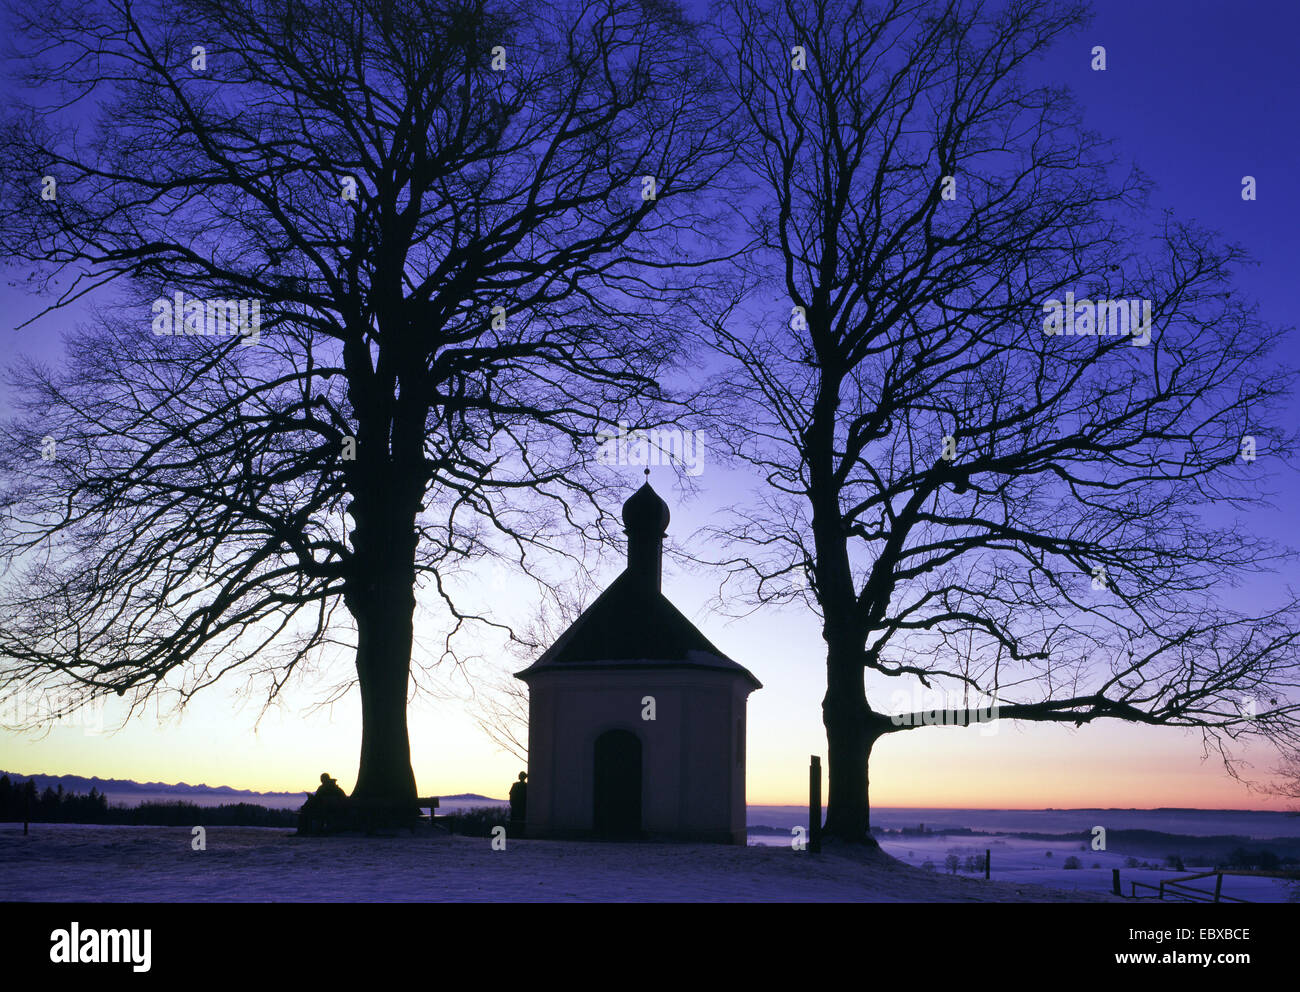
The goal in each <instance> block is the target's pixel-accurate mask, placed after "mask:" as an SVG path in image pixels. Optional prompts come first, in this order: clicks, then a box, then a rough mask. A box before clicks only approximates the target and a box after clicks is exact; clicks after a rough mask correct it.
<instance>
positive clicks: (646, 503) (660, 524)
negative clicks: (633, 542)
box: [623, 482, 669, 534]
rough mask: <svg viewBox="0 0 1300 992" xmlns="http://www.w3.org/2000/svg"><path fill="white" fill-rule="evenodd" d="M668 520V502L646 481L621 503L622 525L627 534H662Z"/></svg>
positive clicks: (666, 527)
mask: <svg viewBox="0 0 1300 992" xmlns="http://www.w3.org/2000/svg"><path fill="white" fill-rule="evenodd" d="M668 520H669V513H668V504H667V503H665V502H664V501H663V500H662V499H660V498H659V494H658V493H657V492H655V491H654V490H653V489H651V488H650V483H648V482H647V483H645V484H644V485H642V486H641V488H640V489H638V490H637V491H636V492H634V493H633V494H632V495H631V496H630V497H629V498H628V501H627V502H626V503H624V504H623V527H624V529H625V530H626V531H627V532H628V533H629V534H632V533H639V534H646V533H649V534H663V533H664V531H666V530H667V529H668Z"/></svg>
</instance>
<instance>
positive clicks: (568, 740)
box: [515, 481, 762, 844]
mask: <svg viewBox="0 0 1300 992" xmlns="http://www.w3.org/2000/svg"><path fill="white" fill-rule="evenodd" d="M668 521H669V513H668V505H667V504H666V503H665V502H664V501H663V500H662V499H660V498H659V495H658V494H657V493H656V492H655V491H654V489H652V488H651V487H650V483H649V482H648V481H647V482H646V483H645V485H643V486H642V487H641V488H640V489H638V490H637V491H636V492H635V493H634V494H633V495H632V496H631V498H630V499H628V501H627V502H626V503H625V504H624V505H623V527H624V533H625V534H626V535H627V567H626V568H625V569H624V570H623V573H622V574H621V575H619V577H618V578H617V579H615V580H614V581H613V583H611V585H610V586H609V588H607V589H606V590H605V591H604V592H603V593H601V595H600V596H599V597H598V598H597V599H596V601H595V602H594V603H592V604H591V606H589V607H588V608H587V609H586V610H585V611H584V612H583V613H582V615H581V616H579V617H578V619H577V620H575V621H574V622H573V625H572V626H570V627H569V629H568V630H566V631H565V632H564V633H563V634H562V635H560V637H559V639H558V640H556V642H555V643H554V644H553V645H552V646H551V647H550V648H549V649H548V650H547V651H546V652H545V653H543V654H542V655H541V657H539V658H538V659H537V660H536V661H535V662H534V663H533V664H532V665H530V666H529V667H528V668H527V669H525V670H524V671H522V672H519V673H518V674H517V675H516V676H515V677H516V678H518V679H521V680H522V681H523V682H524V683H525V684H527V686H528V805H527V822H526V830H527V833H528V836H529V837H584V836H585V837H599V838H607V839H646V840H656V839H664V840H670V839H671V840H697V841H716V842H721V843H729V844H744V843H745V842H746V835H745V709H746V705H747V702H748V697H749V694H750V693H751V692H753V691H754V690H755V689H761V688H762V684H761V683H760V682H759V681H758V679H756V678H755V677H754V676H753V675H752V674H751V673H750V672H749V671H748V670H747V669H746V668H744V667H743V666H741V665H739V664H738V663H736V662H735V661H732V660H731V659H730V658H728V657H727V656H726V655H724V654H723V653H722V652H721V651H719V650H718V649H717V648H716V647H714V646H713V644H712V643H710V642H709V639H708V638H706V637H705V636H704V635H703V634H702V633H700V631H699V630H698V629H697V628H696V626H695V625H694V624H693V623H691V622H690V621H689V620H688V619H687V618H686V617H685V616H684V615H683V614H682V613H681V612H680V611H679V610H678V609H677V607H675V606H673V604H672V603H670V602H669V601H668V599H667V598H666V597H665V596H664V594H663V591H662V590H661V588H660V585H661V578H662V558H663V542H664V537H665V534H666V531H667V528H668Z"/></svg>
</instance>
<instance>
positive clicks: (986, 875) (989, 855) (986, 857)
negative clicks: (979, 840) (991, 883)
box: [984, 847, 993, 882]
mask: <svg viewBox="0 0 1300 992" xmlns="http://www.w3.org/2000/svg"><path fill="white" fill-rule="evenodd" d="M992 857H993V852H992V851H990V850H989V849H988V848H987V847H986V848H984V881H986V882H987V881H988V879H989V861H990V860H991V859H992Z"/></svg>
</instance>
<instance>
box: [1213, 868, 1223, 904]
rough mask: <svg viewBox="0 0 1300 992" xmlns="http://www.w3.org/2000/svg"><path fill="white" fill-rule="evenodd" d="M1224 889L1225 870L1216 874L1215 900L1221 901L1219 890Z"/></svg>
mask: <svg viewBox="0 0 1300 992" xmlns="http://www.w3.org/2000/svg"><path fill="white" fill-rule="evenodd" d="M1222 889H1223V872H1219V874H1217V875H1215V876H1214V901H1215V902H1218V901H1219V892H1220V891H1221V890H1222Z"/></svg>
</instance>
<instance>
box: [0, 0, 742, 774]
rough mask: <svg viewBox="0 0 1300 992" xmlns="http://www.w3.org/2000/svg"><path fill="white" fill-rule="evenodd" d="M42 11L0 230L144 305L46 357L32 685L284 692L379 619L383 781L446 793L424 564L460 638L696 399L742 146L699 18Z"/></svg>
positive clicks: (28, 663) (129, 4)
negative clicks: (475, 574) (426, 666)
mask: <svg viewBox="0 0 1300 992" xmlns="http://www.w3.org/2000/svg"><path fill="white" fill-rule="evenodd" d="M9 20H10V22H11V27H12V30H13V37H14V38H15V39H17V40H16V42H15V44H16V45H17V46H18V52H17V55H16V64H17V65H19V66H20V67H21V69H22V71H23V74H24V78H23V82H24V83H25V84H26V85H27V86H28V87H29V89H28V92H29V93H30V94H32V95H31V97H30V99H29V101H28V102H27V104H26V105H23V106H19V107H17V108H16V109H15V110H14V111H13V112H11V113H9V114H8V115H7V118H6V120H5V122H4V125H3V133H2V135H0V175H3V182H4V205H3V206H2V207H0V247H2V248H3V252H4V254H5V255H6V256H9V257H10V258H11V259H12V260H13V262H14V263H15V264H17V265H21V266H22V267H23V270H24V272H26V273H30V284H31V286H32V288H33V289H35V290H37V291H38V292H42V293H45V294H49V295H50V302H49V306H48V308H47V310H52V311H57V310H59V309H60V308H66V307H69V306H70V305H72V304H74V303H75V302H77V301H78V300H82V299H83V298H86V297H87V296H88V295H89V294H91V293H92V291H96V290H98V291H99V292H98V294H97V295H96V298H97V299H101V300H102V299H104V298H105V294H107V295H108V298H109V299H110V300H111V302H112V307H113V308H112V309H111V310H106V311H104V312H103V313H102V314H101V319H100V320H99V321H97V322H96V324H95V325H94V326H92V327H90V328H89V329H87V330H85V331H84V332H81V333H79V334H76V335H73V336H72V337H71V339H70V341H69V363H68V365H67V367H66V368H64V369H60V370H57V371H50V370H47V369H43V368H41V367H38V366H35V365H27V366H25V367H22V368H20V369H18V370H16V371H15V373H14V376H13V381H14V385H15V386H16V387H17V389H18V393H17V395H19V396H21V398H22V402H23V403H24V404H25V409H24V410H23V415H22V416H21V417H20V418H19V419H18V421H16V422H15V423H13V424H11V425H10V426H9V427H7V428H6V429H5V433H4V436H3V454H0V459H2V460H0V508H2V510H3V516H2V517H0V562H3V564H4V566H5V567H6V570H7V575H6V581H5V582H4V587H3V602H0V686H3V688H4V690H5V691H6V692H18V691H42V690H47V691H48V690H57V691H70V692H72V693H74V694H77V695H79V696H80V697H82V698H85V697H86V696H94V695H98V694H103V693H116V694H117V695H119V696H128V697H129V698H130V700H131V701H132V702H133V704H139V703H141V702H142V701H143V700H145V699H146V698H149V697H150V696H152V695H154V694H156V693H160V692H166V691H172V692H176V693H178V695H179V699H180V700H181V701H182V703H183V701H184V700H185V699H188V698H189V697H190V696H191V695H192V694H193V693H194V692H197V691H199V690H201V689H202V688H204V687H205V686H207V685H210V684H212V683H213V682H215V681H216V680H217V679H220V678H222V677H223V676H226V675H227V674H228V673H231V672H240V673H244V674H246V675H249V676H250V677H251V678H254V679H258V680H261V681H262V682H263V683H264V684H265V686H267V692H268V698H275V697H276V695H277V694H278V693H279V692H280V690H281V688H282V687H283V686H284V684H285V681H286V680H287V679H288V678H289V677H290V676H291V675H293V673H294V672H295V671H298V670H301V669H302V668H303V667H304V666H305V665H308V664H310V662H311V660H312V659H313V658H314V657H316V655H315V654H314V653H313V652H317V651H318V649H320V648H322V647H323V646H326V645H328V644H331V643H334V644H338V643H342V644H343V645H344V646H345V647H348V648H355V655H356V684H357V686H358V687H359V690H360V696H361V703H362V714H363V729H362V741H361V757H360V767H359V772H358V777H357V784H356V788H355V791H354V795H357V796H365V797H371V798H381V799H402V798H405V797H411V796H414V795H415V784H414V777H413V775H412V772H411V765H410V756H409V743H408V737H407V725H406V707H407V702H408V693H409V691H410V681H411V657H412V635H413V623H414V620H413V617H414V611H415V608H416V604H417V592H418V591H419V590H420V589H427V590H428V591H429V592H430V593H431V594H432V598H433V600H434V602H435V603H438V604H440V610H441V617H442V619H443V622H444V631H445V634H446V641H445V642H444V648H445V649H446V651H451V649H452V641H451V638H452V636H453V635H454V634H455V633H456V632H457V631H459V630H460V629H461V626H462V625H463V624H464V623H465V622H466V621H467V620H470V619H473V618H474V616H473V614H470V613H467V612H465V611H463V610H462V609H460V608H458V606H457V602H456V597H455V577H456V573H457V571H458V570H459V569H462V568H463V567H465V566H466V565H467V564H469V563H472V562H474V561H478V560H481V559H482V558H484V557H489V556H505V557H507V558H510V559H513V560H515V561H517V562H519V563H521V564H522V565H523V566H524V567H527V566H528V563H529V561H530V557H529V556H530V555H532V554H535V553H537V552H538V551H539V549H541V548H545V547H548V546H551V545H552V543H553V542H552V538H553V537H554V536H555V534H556V532H557V529H558V528H557V526H556V525H557V524H562V525H564V529H565V530H566V531H568V530H572V529H574V528H586V530H585V531H584V533H585V535H586V536H589V537H599V536H601V535H602V534H603V533H604V530H603V529H601V528H599V527H597V528H596V529H592V527H593V525H592V519H593V518H592V513H594V512H596V510H597V509H598V507H595V506H593V505H592V504H593V503H594V502H595V501H594V499H593V496H594V495H595V494H596V492H597V491H598V489H599V485H600V482H599V479H598V478H597V477H596V476H595V475H593V474H592V473H591V472H588V471H587V466H588V463H589V461H590V459H589V457H588V456H589V454H590V453H594V452H593V451H592V449H593V448H594V445H591V444H590V439H591V438H592V436H593V434H594V433H595V431H596V430H597V429H598V428H599V427H601V426H602V425H608V424H612V423H615V422H616V421H617V420H618V419H619V418H620V417H626V418H629V419H632V420H633V421H635V422H638V423H643V422H646V421H645V420H644V417H645V416H648V414H647V413H646V410H647V409H649V408H651V407H652V406H653V405H654V404H655V403H658V402H660V401H661V400H662V399H663V398H664V393H663V391H662V390H660V388H659V385H658V383H659V381H660V380H661V378H662V376H663V374H664V373H665V370H667V369H668V368H670V366H671V363H672V361H673V360H674V357H675V355H676V354H677V347H676V345H675V344H674V341H675V338H676V334H677V331H676V326H677V325H676V323H675V321H674V320H673V319H672V314H673V306H674V301H676V300H678V299H679V298H680V294H681V293H683V292H685V291H687V290H688V289H689V288H690V284H691V282H692V281H694V279H695V272H696V270H695V269H693V268H692V267H691V266H692V264H693V263H694V262H697V261H699V260H700V259H701V258H702V257H703V256H702V254H701V252H700V250H699V249H700V246H701V245H703V244H705V241H704V238H703V236H704V235H706V234H707V232H708V230H709V226H708V225H709V215H708V211H709V210H712V209H713V207H712V205H711V204H709V203H707V202H705V201H704V199H703V198H702V197H701V196H700V194H701V192H702V191H704V190H706V189H707V190H709V191H710V196H712V197H716V196H717V193H718V188H719V187H718V179H719V174H720V170H722V169H723V168H724V167H725V165H726V163H727V161H728V158H729V156H730V154H731V151H730V149H731V147H732V145H733V142H732V141H731V140H730V137H729V134H728V128H727V124H726V116H727V115H726V114H725V113H721V112H720V111H719V110H718V108H717V95H718V88H717V87H716V86H714V85H713V83H712V81H711V80H712V78H713V77H712V76H711V74H710V73H709V71H708V64H707V61H706V60H705V59H704V58H703V56H702V53H701V47H700V44H699V42H698V41H697V39H696V31H695V29H694V28H693V26H692V25H691V23H690V22H689V21H688V20H687V18H686V17H685V16H684V15H683V14H682V12H681V10H680V9H679V8H678V7H676V6H675V5H673V4H672V3H669V2H661V0H654V2H644V0H575V2H573V3H568V2H560V3H556V4H552V3H547V2H542V3H531V4H527V5H523V4H514V3H510V2H505V0H503V2H491V0H413V2H411V3H403V4H391V3H386V2H380V0H326V2H319V3H310V2H305V0H234V2H231V0H181V2H178V3H169V4H158V3H140V2H135V0H103V2H99V3H89V4H81V3H77V4H72V3H68V4H60V5H57V7H56V8H55V9H51V8H48V7H47V8H42V9H40V10H37V9H36V8H32V7H30V6H29V5H21V4H14V5H12V9H11V10H10V12H9ZM44 177H49V180H48V181H47V180H45V178H44ZM51 184H52V185H51ZM51 194H52V195H51ZM670 262H671V263H673V264H672V265H671V266H670V264H669V263H670ZM178 293H180V294H183V295H181V296H177V295H176V294H178ZM150 301H156V302H154V303H153V304H152V306H151V303H150ZM173 301H174V303H173ZM241 301H242V302H243V303H244V304H245V308H244V310H243V311H242V312H241V311H240V310H239V307H238V306H237V305H235V306H233V309H232V308H231V307H230V306H227V304H232V305H233V304H238V303H239V302H241ZM173 307H174V308H175V313H174V322H173V320H172V317H173V314H172V313H171V312H170V310H171V309H172V308H173ZM194 307H196V308H197V309H193V308H194ZM254 307H256V309H254ZM214 311H215V317H216V318H217V319H221V318H223V315H224V317H228V318H229V323H223V324H222V325H221V327H220V329H218V330H216V331H214V326H215V325H214V324H213V323H212V321H213V320H214ZM204 321H207V323H204ZM222 330H224V331H225V332H226V334H225V336H219V335H220V334H221V331H222ZM235 330H237V332H238V333H233V334H232V333H230V332H231V331H235ZM214 335H217V336H214ZM45 438H49V439H50V440H49V441H48V442H47V441H45V440H44V439H45ZM42 451H45V453H46V454H47V455H49V457H47V458H42V457H41V453H42ZM584 505H586V512H585V513H584V509H583V508H584ZM597 522H598V523H599V521H597ZM340 605H342V606H343V607H345V613H344V614H341V615H340V614H339V611H338V607H339V606H340ZM349 618H350V620H351V621H352V623H351V624H349V623H347V621H348V620H349ZM480 619H481V618H480Z"/></svg>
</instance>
